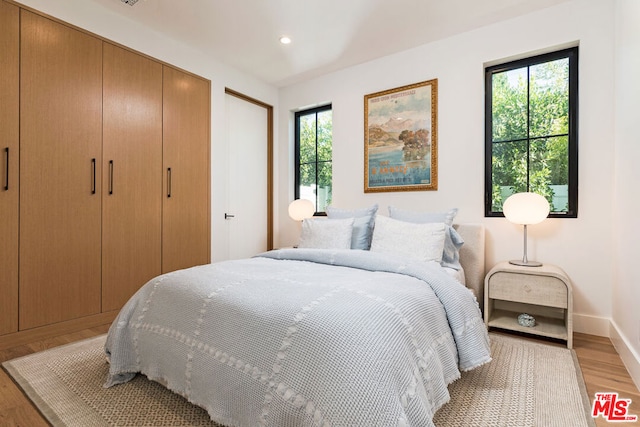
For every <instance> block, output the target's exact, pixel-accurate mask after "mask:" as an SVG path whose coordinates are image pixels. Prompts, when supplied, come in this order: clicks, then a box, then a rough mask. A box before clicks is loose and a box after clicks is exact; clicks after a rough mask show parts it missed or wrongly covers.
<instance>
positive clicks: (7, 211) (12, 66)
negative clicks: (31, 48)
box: [0, 2, 20, 335]
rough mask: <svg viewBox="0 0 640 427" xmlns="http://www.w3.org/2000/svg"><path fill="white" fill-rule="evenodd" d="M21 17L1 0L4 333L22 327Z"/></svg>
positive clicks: (0, 294)
mask: <svg viewBox="0 0 640 427" xmlns="http://www.w3.org/2000/svg"><path fill="white" fill-rule="evenodd" d="M19 34H20V21H19V9H18V7H17V6H14V5H10V4H8V3H5V2H0V76H1V77H0V100H1V101H0V335H2V334H6V333H9V332H17V330H18V154H19V153H18V138H19V136H18V124H19V118H18V114H19V103H18V101H19V90H18V89H19V86H18V85H19V69H20V63H19V58H20V56H19V53H20V52H19V46H20V39H19Z"/></svg>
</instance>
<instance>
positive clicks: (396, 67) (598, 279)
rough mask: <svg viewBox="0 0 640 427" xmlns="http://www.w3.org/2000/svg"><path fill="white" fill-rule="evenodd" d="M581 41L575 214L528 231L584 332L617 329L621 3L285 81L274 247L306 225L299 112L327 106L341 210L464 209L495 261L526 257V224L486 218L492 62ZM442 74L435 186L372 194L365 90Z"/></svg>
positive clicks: (534, 252) (585, 4)
mask: <svg viewBox="0 0 640 427" xmlns="http://www.w3.org/2000/svg"><path fill="white" fill-rule="evenodd" d="M578 42H579V44H580V53H579V55H580V56H579V61H580V63H579V64H580V71H579V73H580V76H579V84H580V87H579V91H580V105H579V132H580V133H579V202H578V203H579V204H578V210H579V213H578V218H577V219H550V220H547V221H545V222H543V223H541V224H539V225H536V226H531V227H529V258H530V259H536V260H538V261H543V262H547V263H553V264H557V265H559V266H561V267H562V268H563V269H564V270H565V271H566V272H567V273H568V275H569V276H570V277H571V278H572V280H573V284H574V308H575V312H576V315H575V316H574V325H575V329H576V330H577V331H578V332H580V331H582V332H589V333H592V334H597V335H608V334H609V319H610V318H611V317H612V293H611V289H612V286H613V283H612V282H613V277H614V275H613V272H614V262H613V260H614V257H613V249H614V244H613V241H612V230H613V226H612V223H613V219H614V216H613V212H614V209H613V206H612V204H613V193H614V192H613V190H612V189H613V185H614V183H615V180H614V151H613V148H614V139H613V131H614V97H613V88H614V85H613V80H612V77H613V75H614V3H610V2H603V1H600V0H575V1H571V2H567V3H563V4H561V5H559V6H555V7H552V8H548V9H545V10H542V11H539V12H536V13H532V14H529V15H526V16H524V17H521V18H518V19H513V20H509V21H504V22H502V23H498V24H495V25H491V26H487V27H484V28H481V29H478V30H475V31H472V32H468V33H465V34H461V35H457V36H454V37H450V38H447V39H444V40H441V41H437V42H434V43H430V44H427V45H423V46H420V47H418V48H415V49H412V50H408V51H405V52H401V53H398V54H395V55H391V56H387V57H384V58H381V59H379V60H375V61H371V62H368V63H365V64H361V65H358V66H354V67H351V68H348V69H345V70H341V71H338V72H335V73H332V74H329V75H325V76H323V77H320V78H317V79H315V80H311V81H307V82H303V83H300V84H296V85H292V86H289V87H286V88H282V89H281V90H280V99H279V103H280V119H279V124H278V126H279V135H280V137H279V141H278V145H279V153H278V162H279V164H281V165H286V166H287V167H281V168H279V169H277V171H278V176H277V177H276V179H277V183H278V184H277V185H278V187H279V188H280V189H281V193H280V195H279V198H278V199H277V207H278V212H277V214H276V218H277V219H278V221H279V223H280V227H281V231H280V233H279V235H278V236H279V238H280V241H279V242H276V246H278V245H281V246H286V245H291V244H293V243H294V242H295V241H296V239H297V237H298V228H297V226H296V225H297V224H296V223H294V222H293V221H292V220H291V219H289V218H288V216H287V205H288V203H289V202H290V201H291V200H292V199H293V169H292V168H293V167H292V166H291V165H292V164H293V161H292V157H291V156H292V152H293V147H292V144H293V143H292V141H293V139H292V137H291V133H292V130H291V126H292V124H291V116H292V113H291V111H293V110H296V109H299V108H301V107H303V106H308V105H312V104H318V103H323V102H327V101H330V102H332V104H333V144H334V157H333V179H334V184H333V185H334V187H333V203H334V205H336V206H338V207H344V208H355V207H362V206H368V205H371V204H373V203H376V202H377V203H378V204H379V205H380V211H379V212H382V213H383V214H386V213H387V206H388V205H397V206H399V207H403V208H407V209H415V210H429V211H439V210H444V209H447V208H449V207H458V208H459V214H458V217H457V218H456V221H457V222H479V223H483V224H485V226H486V228H487V265H486V267H487V268H490V267H491V266H492V265H493V264H495V263H496V262H497V261H500V260H504V259H513V258H518V257H522V229H521V228H520V227H517V226H515V225H513V224H510V223H508V222H507V221H506V220H504V219H502V218H484V204H483V198H484V82H483V77H484V74H483V70H484V68H483V66H484V64H486V63H489V62H495V61H498V60H503V59H504V60H506V59H509V58H513V57H516V56H521V55H523V54H526V53H531V52H538V51H541V50H547V49H551V48H553V47H554V46H561V45H566V44H567V43H578ZM433 78H437V79H438V92H439V94H438V133H439V134H438V168H439V176H438V187H439V188H438V190H437V191H434V192H396V193H373V194H371V193H369V194H364V192H363V175H364V167H363V156H364V155H363V150H364V129H363V127H364V107H363V103H364V99H363V97H364V95H365V94H369V93H373V92H378V91H381V90H385V89H391V88H395V87H399V86H403V85H407V84H411V83H416V82H420V81H424V80H429V79H433ZM629 78H631V77H629ZM630 102H631V101H630ZM636 328H637V325H636ZM636 335H637V333H636ZM634 338H637V336H636V337H634Z"/></svg>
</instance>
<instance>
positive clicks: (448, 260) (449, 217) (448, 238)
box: [389, 206, 464, 270]
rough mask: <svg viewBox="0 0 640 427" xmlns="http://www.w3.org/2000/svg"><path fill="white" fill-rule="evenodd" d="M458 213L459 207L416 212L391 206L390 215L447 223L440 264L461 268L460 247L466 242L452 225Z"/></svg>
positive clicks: (400, 218)
mask: <svg viewBox="0 0 640 427" xmlns="http://www.w3.org/2000/svg"><path fill="white" fill-rule="evenodd" d="M457 213H458V209H457V208H453V209H449V210H448V211H446V212H414V211H407V210H404V209H398V208H395V207H393V206H389V216H390V217H391V218H394V219H398V220H401V221H407V222H414V223H418V224H425V223H434V222H436V223H437V222H444V223H445V224H446V225H447V230H446V232H445V240H444V250H443V254H442V262H441V263H440V264H441V265H442V266H443V267H449V268H455V269H456V270H461V269H462V265H460V248H461V247H462V245H463V244H464V239H463V238H462V237H461V236H460V235H459V234H458V232H457V231H456V230H455V229H454V228H453V227H452V224H453V219H454V218H455V216H456V214H457Z"/></svg>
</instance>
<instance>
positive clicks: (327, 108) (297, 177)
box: [294, 104, 333, 216]
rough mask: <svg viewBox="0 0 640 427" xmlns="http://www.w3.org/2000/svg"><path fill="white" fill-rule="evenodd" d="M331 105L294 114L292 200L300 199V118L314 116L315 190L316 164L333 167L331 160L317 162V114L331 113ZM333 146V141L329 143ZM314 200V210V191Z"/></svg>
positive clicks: (319, 213)
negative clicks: (293, 179) (328, 163)
mask: <svg viewBox="0 0 640 427" xmlns="http://www.w3.org/2000/svg"><path fill="white" fill-rule="evenodd" d="M332 110H333V109H332V104H327V105H322V106H320V107H314V108H308V109H305V110H300V111H296V112H295V114H294V135H295V137H294V139H295V148H294V150H295V151H294V157H295V162H294V163H295V182H294V196H295V197H294V199H299V198H300V118H301V117H303V116H308V115H311V114H315V115H316V155H315V165H316V167H315V171H316V179H315V183H316V189H317V188H318V170H319V168H318V164H319V163H327V162H330V163H331V164H332V165H333V159H332V160H330V161H328V160H318V114H319V113H323V112H325V111H332ZM331 143H332V145H333V140H332V141H331ZM332 186H333V183H332ZM315 196H316V200H315V203H314V204H315V206H316V208H317V207H318V205H319V202H318V192H317V190H316V195H315ZM313 215H314V216H326V215H327V214H326V212H324V211H316V212H315V213H314V214H313Z"/></svg>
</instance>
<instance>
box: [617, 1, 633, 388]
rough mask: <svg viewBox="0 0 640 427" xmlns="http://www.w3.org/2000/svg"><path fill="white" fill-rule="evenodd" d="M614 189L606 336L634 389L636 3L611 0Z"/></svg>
mask: <svg viewBox="0 0 640 427" xmlns="http://www.w3.org/2000/svg"><path fill="white" fill-rule="evenodd" d="M616 5H617V8H616V36H617V37H616V62H615V63H616V73H615V83H616V86H615V101H616V102H615V111H616V123H615V139H614V153H615V165H616V171H615V187H614V188H615V191H614V198H615V202H614V207H615V210H614V214H613V224H614V229H613V252H614V254H615V255H614V256H615V260H616V262H615V263H614V280H613V284H614V286H613V324H614V327H613V328H612V334H611V336H612V339H613V342H614V345H615V346H616V349H617V350H618V352H619V353H620V355H621V356H622V359H623V360H624V362H625V364H626V366H627V368H628V369H629V371H630V372H631V374H632V377H633V378H634V380H635V383H636V385H637V386H638V387H640V309H638V303H640V286H639V284H640V269H638V266H637V264H636V263H637V262H638V259H637V256H638V254H639V253H640V252H639V251H638V246H637V242H638V241H640V228H638V227H637V226H636V221H637V220H638V212H640V196H638V194H639V193H640V174H639V173H638V162H639V161H640V138H639V137H638V135H639V134H638V113H639V109H638V99H640V82H639V81H638V76H639V75H640V31H639V30H638V29H639V28H640V2H638V1H637V0H618V1H617V2H616Z"/></svg>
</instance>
